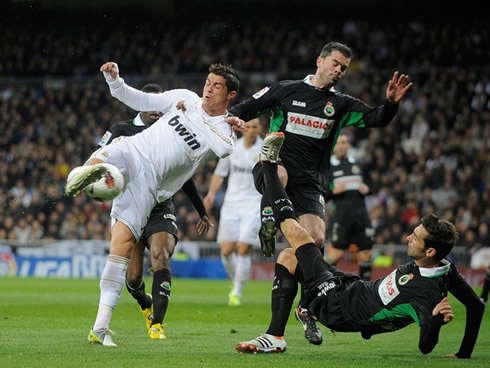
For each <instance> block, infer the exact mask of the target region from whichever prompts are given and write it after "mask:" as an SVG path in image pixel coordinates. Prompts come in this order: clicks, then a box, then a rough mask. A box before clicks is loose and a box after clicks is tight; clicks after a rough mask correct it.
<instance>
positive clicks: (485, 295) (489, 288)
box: [480, 267, 490, 303]
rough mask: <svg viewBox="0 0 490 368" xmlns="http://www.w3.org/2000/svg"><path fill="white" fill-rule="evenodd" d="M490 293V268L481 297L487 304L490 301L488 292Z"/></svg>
mask: <svg viewBox="0 0 490 368" xmlns="http://www.w3.org/2000/svg"><path fill="white" fill-rule="evenodd" d="M489 291H490V267H489V268H488V270H487V274H486V276H485V280H484V281H483V289H482V291H481V295H480V297H481V298H482V299H483V301H484V302H485V303H486V302H487V301H488V292H489Z"/></svg>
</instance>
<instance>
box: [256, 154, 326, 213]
mask: <svg viewBox="0 0 490 368" xmlns="http://www.w3.org/2000/svg"><path fill="white" fill-rule="evenodd" d="M278 165H282V164H281V163H280V162H279V163H278ZM252 173H253V176H254V184H255V189H257V191H258V192H259V193H260V194H264V190H265V181H264V166H263V165H262V163H261V162H257V164H256V165H255V166H254V168H253V170H252ZM286 193H287V194H288V197H289V199H290V200H291V202H292V203H293V207H294V214H295V215H296V216H301V215H304V214H307V213H311V214H314V215H317V216H319V217H320V218H321V219H322V220H324V221H325V198H324V196H323V192H322V191H321V190H319V189H317V188H315V186H314V185H301V187H300V186H298V185H295V183H294V182H293V180H292V179H289V180H288V185H287V186H286Z"/></svg>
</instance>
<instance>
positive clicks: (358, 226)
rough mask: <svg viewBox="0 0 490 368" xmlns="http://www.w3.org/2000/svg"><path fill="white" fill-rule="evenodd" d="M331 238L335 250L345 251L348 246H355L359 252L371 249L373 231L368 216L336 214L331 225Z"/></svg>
mask: <svg viewBox="0 0 490 368" xmlns="http://www.w3.org/2000/svg"><path fill="white" fill-rule="evenodd" d="M331 238H332V246H333V247H334V248H336V249H347V248H349V245H350V244H356V245H357V248H358V249H359V250H368V249H372V248H373V244H374V229H373V227H372V226H371V220H370V219H369V216H368V214H367V213H365V214H360V215H356V214H355V213H352V214H350V215H349V214H346V215H340V216H339V215H338V214H336V215H335V216H334V219H333V222H332V225H331Z"/></svg>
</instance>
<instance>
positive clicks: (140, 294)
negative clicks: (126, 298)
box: [126, 280, 151, 309]
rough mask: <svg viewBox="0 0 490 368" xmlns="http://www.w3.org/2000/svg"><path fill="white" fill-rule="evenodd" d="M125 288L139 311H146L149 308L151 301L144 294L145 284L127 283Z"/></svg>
mask: <svg viewBox="0 0 490 368" xmlns="http://www.w3.org/2000/svg"><path fill="white" fill-rule="evenodd" d="M126 288H127V289H128V291H129V293H130V294H131V296H132V297H133V298H135V299H136V301H137V302H138V304H139V305H140V308H141V309H146V308H150V307H151V299H150V297H149V296H148V295H146V293H145V282H144V281H143V280H141V282H137V281H136V282H127V281H126Z"/></svg>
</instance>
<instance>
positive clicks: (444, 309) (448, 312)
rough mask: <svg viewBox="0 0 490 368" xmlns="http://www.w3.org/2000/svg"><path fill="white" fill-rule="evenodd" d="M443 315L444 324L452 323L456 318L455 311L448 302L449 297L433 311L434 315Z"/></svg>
mask: <svg viewBox="0 0 490 368" xmlns="http://www.w3.org/2000/svg"><path fill="white" fill-rule="evenodd" d="M438 314H442V316H443V320H444V323H448V322H451V321H452V320H453V318H454V314H453V309H452V308H451V305H450V304H449V302H448V299H447V296H446V297H445V298H444V299H442V300H441V301H440V302H439V303H438V304H437V305H436V306H435V307H434V309H433V310H432V315H433V316H437V315H438Z"/></svg>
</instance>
